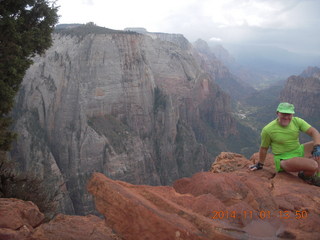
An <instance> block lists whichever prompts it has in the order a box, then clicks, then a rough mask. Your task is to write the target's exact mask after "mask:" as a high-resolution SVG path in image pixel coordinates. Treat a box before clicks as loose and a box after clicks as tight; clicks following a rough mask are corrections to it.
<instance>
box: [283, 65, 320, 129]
mask: <svg viewBox="0 0 320 240" xmlns="http://www.w3.org/2000/svg"><path fill="white" fill-rule="evenodd" d="M319 93H320V68H318V67H309V68H307V69H306V70H305V71H303V72H302V73H301V74H300V75H299V76H295V75H294V76H291V77H289V78H288V79H287V82H286V84H285V86H284V88H283V90H282V92H281V94H280V100H281V101H287V102H291V103H293V104H294V105H295V108H296V112H297V113H298V114H300V115H301V116H303V117H304V118H306V119H308V120H309V119H310V121H311V122H316V123H317V125H318V123H319V121H318V119H319V117H320V112H319V108H318V107H317V106H318V103H319V101H320V94H319Z"/></svg>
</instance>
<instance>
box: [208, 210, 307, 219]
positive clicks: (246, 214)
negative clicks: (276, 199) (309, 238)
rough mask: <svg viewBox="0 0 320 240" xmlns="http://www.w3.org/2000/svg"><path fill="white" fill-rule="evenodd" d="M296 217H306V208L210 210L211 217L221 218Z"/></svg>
mask: <svg viewBox="0 0 320 240" xmlns="http://www.w3.org/2000/svg"><path fill="white" fill-rule="evenodd" d="M256 217H258V218H260V219H262V220H263V219H272V218H278V219H298V220H303V219H306V218H307V217H308V212H307V211H306V210H301V211H285V210H277V211H269V210H260V211H253V210H250V211H246V210H243V211H215V210H214V211H212V217H211V218H212V219H217V220H223V219H243V220H245V219H253V218H256Z"/></svg>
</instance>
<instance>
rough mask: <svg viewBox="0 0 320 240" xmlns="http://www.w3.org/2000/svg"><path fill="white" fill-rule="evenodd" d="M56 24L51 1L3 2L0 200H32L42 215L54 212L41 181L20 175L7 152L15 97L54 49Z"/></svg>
mask: <svg viewBox="0 0 320 240" xmlns="http://www.w3.org/2000/svg"><path fill="white" fill-rule="evenodd" d="M57 21H58V15H57V7H55V6H54V3H50V2H49V0H0V197H19V198H21V199H25V200H30V201H33V202H35V203H37V205H38V206H39V207H40V209H41V208H42V209H41V210H43V211H51V210H52V208H51V205H48V204H49V203H50V204H51V202H50V199H51V196H49V197H48V195H46V192H45V191H44V190H43V189H44V185H43V184H42V180H41V179H38V178H36V177H33V176H30V175H28V174H21V173H17V172H16V171H15V170H14V168H15V165H14V163H12V162H10V161H8V160H7V158H6V151H8V150H10V146H11V142H12V141H13V139H14V138H15V134H14V133H12V132H11V131H10V129H9V127H10V125H11V118H10V116H9V114H10V111H11V110H12V107H13V105H14V98H15V95H16V94H17V92H18V90H19V87H20V84H21V82H22V79H23V77H24V75H25V72H26V70H27V69H28V68H29V67H30V65H31V64H32V58H33V57H34V56H35V55H36V54H42V53H44V51H45V50H46V49H47V48H49V47H50V46H51V44H52V38H51V33H52V32H53V30H54V26H55V24H56V23H57ZM48 206H49V209H48Z"/></svg>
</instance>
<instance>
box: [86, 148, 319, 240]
mask: <svg viewBox="0 0 320 240" xmlns="http://www.w3.org/2000/svg"><path fill="white" fill-rule="evenodd" d="M256 159H257V155H254V156H253V157H252V159H251V161H248V160H247V159H245V158H244V157H243V156H241V155H239V154H234V153H222V154H221V155H220V156H219V157H218V159H217V161H216V162H215V163H214V164H213V166H212V172H199V173H197V174H195V175H193V176H192V178H183V179H179V180H177V181H176V182H174V184H173V186H172V187H169V186H159V187H151V186H138V185H132V184H129V183H125V182H121V181H114V180H111V179H109V178H107V177H105V176H103V175H102V174H98V173H97V174H94V175H93V177H92V179H91V180H90V182H89V184H88V190H89V191H90V192H91V193H92V194H93V195H94V197H95V202H96V207H97V209H98V210H99V212H101V213H102V214H103V215H104V216H105V219H106V222H107V224H108V225H109V226H111V227H112V228H113V229H114V230H115V231H116V232H117V233H118V234H120V235H121V236H123V238H124V239H151V238H155V239H193V240H194V239H314V240H315V239H318V237H319V234H320V232H319V228H318V226H319V223H320V217H319V213H320V212H319V204H320V202H319V196H320V195H319V194H320V192H319V191H318V187H316V186H311V185H308V184H306V183H304V182H303V181H302V180H300V179H299V178H298V177H296V176H294V175H291V174H287V173H280V174H275V172H274V166H273V160H272V156H271V155H269V156H268V158H267V161H266V165H265V167H264V169H263V170H261V171H256V172H251V171H248V170H247V168H248V165H249V164H252V162H254V161H255V160H256ZM225 165H228V167H225Z"/></svg>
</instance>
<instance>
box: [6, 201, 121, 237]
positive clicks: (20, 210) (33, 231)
mask: <svg viewBox="0 0 320 240" xmlns="http://www.w3.org/2000/svg"><path fill="white" fill-rule="evenodd" d="M43 219H44V216H43V214H42V213H41V212H40V211H39V209H38V207H37V206H36V205H35V204H33V203H32V202H26V201H22V200H18V199H13V198H0V240H72V239H77V240H82V239H83V240H91V239H92V240H100V239H101V240H120V239H121V238H120V237H118V236H116V235H115V234H113V233H112V230H111V229H110V228H109V227H107V226H106V224H105V221H104V220H102V219H100V218H98V217H97V216H92V215H89V216H85V217H84V216H66V215H62V214H59V215H57V216H56V217H55V218H54V219H53V220H52V221H50V222H49V223H43V224H41V223H42V221H43Z"/></svg>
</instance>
